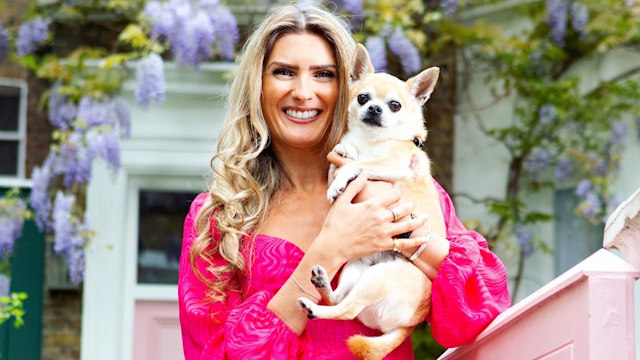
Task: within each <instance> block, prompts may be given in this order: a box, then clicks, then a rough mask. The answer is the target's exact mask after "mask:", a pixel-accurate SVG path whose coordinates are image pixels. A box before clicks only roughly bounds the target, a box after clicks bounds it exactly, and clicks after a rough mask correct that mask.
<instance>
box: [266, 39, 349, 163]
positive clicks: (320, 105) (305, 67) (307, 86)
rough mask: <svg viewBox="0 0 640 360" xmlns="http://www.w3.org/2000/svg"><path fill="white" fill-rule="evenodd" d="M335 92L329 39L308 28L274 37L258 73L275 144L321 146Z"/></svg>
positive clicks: (335, 76) (335, 74)
mask: <svg viewBox="0 0 640 360" xmlns="http://www.w3.org/2000/svg"><path fill="white" fill-rule="evenodd" d="M337 97H338V67H337V65H336V59H335V56H334V55H333V51H332V50H331V47H330V46H329V43H328V42H327V41H326V40H325V39H324V38H323V37H321V36H319V35H315V34H311V33H300V34H286V35H283V36H282V37H280V38H279V39H278V40H276V42H275V44H274V46H273V48H272V49H271V53H270V54H269V57H268V58H267V61H266V63H265V67H264V74H263V78H262V113H263V114H264V118H265V120H266V122H267V125H268V126H269V132H270V134H271V142H272V144H273V145H274V146H275V148H276V149H277V150H286V149H305V150H318V151H320V150H322V149H323V148H324V145H325V142H326V140H327V136H328V133H329V131H328V130H329V128H330V127H331V123H332V120H333V113H334V108H335V105H336V100H337Z"/></svg>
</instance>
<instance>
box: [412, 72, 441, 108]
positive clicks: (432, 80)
mask: <svg viewBox="0 0 640 360" xmlns="http://www.w3.org/2000/svg"><path fill="white" fill-rule="evenodd" d="M439 75H440V69H439V68H437V67H431V68H428V69H427V70H423V71H422V72H421V73H420V74H418V75H416V76H414V77H412V78H411V79H409V80H407V87H409V91H410V92H411V94H412V95H413V96H415V97H416V99H418V101H419V102H420V104H421V105H422V104H424V103H425V102H427V100H429V98H430V97H431V93H432V92H433V89H434V88H435V87H436V82H437V81H438V76H439Z"/></svg>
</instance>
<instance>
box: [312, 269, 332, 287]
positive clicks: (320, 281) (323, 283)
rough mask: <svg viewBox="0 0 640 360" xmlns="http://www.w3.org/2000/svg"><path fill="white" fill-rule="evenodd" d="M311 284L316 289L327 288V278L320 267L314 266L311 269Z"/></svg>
mask: <svg viewBox="0 0 640 360" xmlns="http://www.w3.org/2000/svg"><path fill="white" fill-rule="evenodd" d="M311 283H312V284H313V285H314V286H315V287H317V288H327V287H329V276H328V275H327V272H326V271H325V270H324V268H323V267H322V266H320V265H314V266H313V267H312V268H311Z"/></svg>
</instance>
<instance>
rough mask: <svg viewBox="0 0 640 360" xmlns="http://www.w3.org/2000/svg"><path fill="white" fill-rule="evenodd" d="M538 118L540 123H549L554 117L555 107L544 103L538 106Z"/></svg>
mask: <svg viewBox="0 0 640 360" xmlns="http://www.w3.org/2000/svg"><path fill="white" fill-rule="evenodd" d="M538 118H539V119H540V123H541V124H542V125H550V124H552V123H553V122H554V121H555V119H556V108H555V107H553V106H552V105H544V106H542V107H540V111H539V113H538Z"/></svg>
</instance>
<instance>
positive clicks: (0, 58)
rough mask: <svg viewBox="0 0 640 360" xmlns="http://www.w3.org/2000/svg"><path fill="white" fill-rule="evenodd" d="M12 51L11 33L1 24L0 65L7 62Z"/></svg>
mask: <svg viewBox="0 0 640 360" xmlns="http://www.w3.org/2000/svg"><path fill="white" fill-rule="evenodd" d="M10 50H11V46H10V44H9V33H8V32H7V30H6V29H5V28H4V27H2V24H0V64H2V63H4V62H5V61H6V60H7V56H9V51H10Z"/></svg>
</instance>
